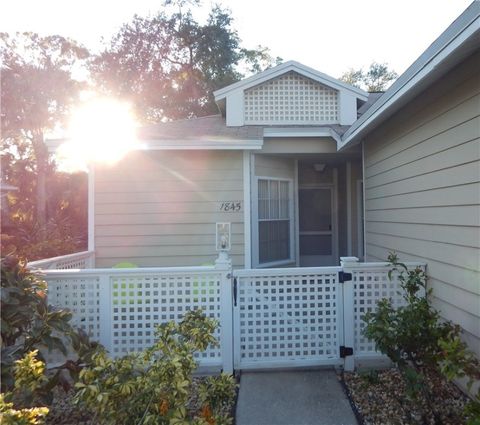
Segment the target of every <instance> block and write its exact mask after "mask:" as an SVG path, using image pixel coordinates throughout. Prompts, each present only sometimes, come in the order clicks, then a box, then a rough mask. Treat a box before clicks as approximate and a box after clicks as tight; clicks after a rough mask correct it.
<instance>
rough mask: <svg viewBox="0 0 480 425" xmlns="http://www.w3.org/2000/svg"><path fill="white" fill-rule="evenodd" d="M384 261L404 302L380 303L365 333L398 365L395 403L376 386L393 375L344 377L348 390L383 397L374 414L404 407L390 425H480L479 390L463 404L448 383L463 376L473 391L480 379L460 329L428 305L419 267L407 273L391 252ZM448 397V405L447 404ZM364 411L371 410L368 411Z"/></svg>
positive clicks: (428, 292)
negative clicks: (396, 406)
mask: <svg viewBox="0 0 480 425" xmlns="http://www.w3.org/2000/svg"><path fill="white" fill-rule="evenodd" d="M388 260H389V262H390V264H391V266H392V268H391V270H390V272H389V278H392V276H393V275H394V274H395V275H396V277H397V278H398V280H399V282H400V287H401V291H402V295H403V298H404V301H405V303H404V305H403V306H401V307H399V308H396V309H395V308H393V305H392V302H391V300H389V299H382V300H381V301H379V302H378V304H377V309H376V310H375V311H371V312H369V313H367V314H366V315H365V316H364V321H365V322H366V327H365V330H364V333H365V336H367V337H368V338H370V339H372V340H373V341H375V343H376V346H377V349H378V350H379V351H381V352H382V353H384V354H386V355H387V356H388V357H389V358H390V359H391V360H392V362H393V363H394V364H395V365H396V367H397V373H398V376H397V377H396V378H395V379H394V382H395V383H396V387H397V388H396V390H395V391H394V393H395V394H396V396H395V397H393V399H392V398H391V397H388V396H387V395H388V393H389V392H390V393H391V392H392V389H391V388H388V386H387V387H385V386H383V387H382V386H378V385H379V384H380V382H381V381H382V379H383V378H384V377H385V376H387V377H388V376H389V374H391V373H392V372H382V373H380V374H379V373H376V372H372V374H371V375H369V376H367V377H363V378H362V379H361V381H360V384H358V380H356V378H355V377H352V376H346V382H347V386H348V382H349V381H350V387H351V389H353V390H354V392H355V389H356V392H357V394H358V393H359V391H358V386H359V385H360V387H362V386H364V387H365V391H366V392H367V394H370V395H371V398H372V400H373V399H377V400H378V399H379V398H380V399H382V398H383V399H384V400H383V402H380V403H378V405H377V407H375V408H374V409H373V410H375V409H376V410H378V409H380V407H379V406H380V405H382V404H383V405H384V407H387V408H388V407H391V406H392V403H393V404H395V403H397V404H398V403H400V405H403V408H402V409H400V410H401V411H402V412H404V413H402V414H400V416H399V417H397V419H396V420H393V421H392V423H409V424H410V423H411V424H417V423H418V424H447V423H452V424H454V423H467V424H469V425H479V424H480V392H479V390H477V391H476V393H475V394H473V398H472V399H471V400H469V401H468V402H466V400H465V399H464V398H463V397H462V396H461V395H460V393H459V392H458V391H457V392H456V391H455V390H454V389H453V388H454V387H453V386H452V385H448V384H447V381H452V380H454V379H456V378H467V379H468V388H469V389H470V390H471V389H472V388H473V387H472V385H473V383H474V382H475V381H476V380H478V379H480V364H479V361H478V359H477V358H476V357H475V356H474V355H473V353H472V352H470V351H469V350H468V349H467V346H466V344H465V343H464V342H462V340H461V338H460V335H461V329H460V327H459V326H457V325H454V324H453V323H451V322H447V321H444V320H442V319H441V317H440V313H439V312H438V311H437V310H436V309H434V308H433V307H432V305H431V303H430V295H431V292H432V290H431V289H429V288H427V275H426V274H425V272H424V271H423V270H422V269H421V268H416V269H414V270H409V269H408V268H407V267H406V266H405V264H403V263H400V262H399V261H398V257H397V256H396V255H395V254H390V256H389V258H388ZM380 378H382V379H380ZM387 388H388V389H387ZM446 393H449V395H447V394H446ZM385 397H387V399H385ZM451 399H452V400H453V401H452V402H451V406H450V405H449V403H450V402H448V401H447V400H451ZM387 400H389V401H388V402H387ZM455 400H457V401H455ZM372 403H373V404H375V403H376V402H372ZM464 405H465V407H464ZM405 406H409V407H408V409H406V410H405V409H404V407H405ZM364 410H365V409H364ZM367 410H371V409H369V408H368V407H367ZM385 412H386V413H385V415H387V416H384V419H385V418H388V417H389V416H388V410H386V411H385ZM368 413H372V412H368ZM380 417H381V416H380ZM459 421H460V422H459ZM373 423H375V422H373ZM376 423H381V422H376Z"/></svg>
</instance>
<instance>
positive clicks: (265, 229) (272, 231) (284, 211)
mask: <svg viewBox="0 0 480 425" xmlns="http://www.w3.org/2000/svg"><path fill="white" fill-rule="evenodd" d="M289 185H290V182H289V181H288V180H273V179H258V254H259V255H258V257H259V258H258V260H259V263H260V264H265V263H272V262H277V261H285V260H290V259H291V249H290V246H291V243H290V242H291V234H290V220H291V217H290V187H289Z"/></svg>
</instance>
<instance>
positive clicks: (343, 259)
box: [340, 257, 359, 266]
mask: <svg viewBox="0 0 480 425" xmlns="http://www.w3.org/2000/svg"><path fill="white" fill-rule="evenodd" d="M358 261H359V260H358V258H357V257H340V264H341V265H342V266H345V265H347V264H350V263H358Z"/></svg>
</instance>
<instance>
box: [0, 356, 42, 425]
mask: <svg viewBox="0 0 480 425" xmlns="http://www.w3.org/2000/svg"><path fill="white" fill-rule="evenodd" d="M37 354H38V351H37V350H34V351H31V352H30V353H28V354H26V355H25V357H24V358H23V359H20V360H17V361H16V362H15V363H16V365H15V368H14V369H15V386H14V388H13V389H12V391H8V392H6V393H5V394H3V393H2V394H0V417H1V418H2V424H4V425H35V424H43V423H44V419H45V416H46V415H47V414H48V408H47V407H32V408H22V409H15V408H14V403H13V400H15V399H17V400H18V399H21V400H23V399H25V393H30V394H31V395H32V396H33V395H34V394H35V393H36V390H37V389H38V388H40V387H41V386H42V385H43V384H44V382H45V380H46V378H45V375H44V370H45V364H44V363H43V362H41V361H39V360H37V359H36V356H37Z"/></svg>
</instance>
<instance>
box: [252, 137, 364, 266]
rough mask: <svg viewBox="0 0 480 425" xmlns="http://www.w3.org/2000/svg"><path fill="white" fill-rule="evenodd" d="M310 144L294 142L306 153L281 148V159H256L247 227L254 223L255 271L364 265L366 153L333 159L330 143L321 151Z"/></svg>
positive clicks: (263, 156) (265, 156)
mask: <svg viewBox="0 0 480 425" xmlns="http://www.w3.org/2000/svg"><path fill="white" fill-rule="evenodd" d="M306 143H307V142H306V140H297V141H295V142H293V141H290V143H289V145H288V146H291V145H295V144H296V145H300V147H301V149H299V148H298V146H296V147H295V148H294V149H292V151H291V152H289V153H286V152H283V151H282V149H281V147H282V145H280V146H279V145H278V142H275V153H263V152H262V153H256V154H252V155H251V158H250V161H251V165H250V166H251V182H250V199H251V214H250V216H249V217H247V218H246V220H245V222H246V223H248V220H250V221H251V263H250V264H251V266H252V267H254V268H268V267H319V266H331V265H335V264H339V261H340V257H351V256H355V257H357V258H359V259H361V260H363V256H364V246H363V243H364V239H363V230H364V229H363V216H364V213H363V182H362V162H361V152H360V151H359V150H355V151H351V152H349V153H342V154H339V153H331V152H329V150H330V149H329V146H330V144H329V143H330V141H323V142H322V143H323V144H322V143H320V144H318V145H315V147H318V146H320V149H318V148H317V149H316V151H315V149H308V146H305V144H306ZM331 148H332V150H333V147H331ZM302 150H304V151H306V152H309V153H301V151H302ZM267 151H268V146H267ZM245 231H246V232H248V225H247V226H246V229H245ZM246 256H248V253H247V255H246ZM245 264H246V265H247V267H248V265H249V262H248V260H247V261H245Z"/></svg>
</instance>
